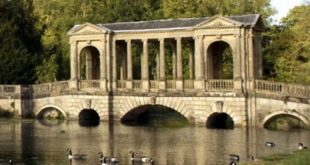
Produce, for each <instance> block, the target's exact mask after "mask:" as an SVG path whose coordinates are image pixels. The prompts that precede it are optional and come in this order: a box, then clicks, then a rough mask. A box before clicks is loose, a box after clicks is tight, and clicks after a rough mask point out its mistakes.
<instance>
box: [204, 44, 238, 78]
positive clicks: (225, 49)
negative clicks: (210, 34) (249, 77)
mask: <svg viewBox="0 0 310 165" xmlns="http://www.w3.org/2000/svg"><path fill="white" fill-rule="evenodd" d="M233 48H234V47H233V44H232V43H231V42H230V41H229V40H225V39H217V40H213V41H212V42H209V43H208V44H207V45H206V47H205V62H206V65H205V77H206V79H223V78H224V79H233V77H234V73H233V67H234V66H233V64H234V49H233ZM229 52H231V55H229V54H228V55H226V56H225V53H226V54H227V53H229ZM227 61H228V62H227ZM226 62H227V63H226ZM225 63H226V65H225ZM230 65H231V66H230ZM225 69H226V70H228V71H226V72H224V70H225ZM230 72H231V73H230Z"/></svg>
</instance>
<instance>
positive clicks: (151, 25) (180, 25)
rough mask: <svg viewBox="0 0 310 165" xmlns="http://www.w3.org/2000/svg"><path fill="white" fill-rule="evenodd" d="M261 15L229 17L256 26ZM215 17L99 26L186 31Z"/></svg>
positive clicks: (118, 29)
mask: <svg viewBox="0 0 310 165" xmlns="http://www.w3.org/2000/svg"><path fill="white" fill-rule="evenodd" d="M259 17H260V15H259V14H251V15H241V16H229V17H227V18H228V19H230V20H232V21H235V22H238V23H240V24H243V25H246V26H248V25H249V26H255V24H256V23H257V21H258V19H259ZM211 18H213V17H202V18H184V19H164V20H153V21H139V22H119V23H106V24H98V25H99V26H101V27H103V28H107V29H110V30H112V31H122V30H124V31H125V30H154V29H185V28H192V27H195V26H196V25H198V24H200V23H203V22H205V21H208V20H209V19H211Z"/></svg>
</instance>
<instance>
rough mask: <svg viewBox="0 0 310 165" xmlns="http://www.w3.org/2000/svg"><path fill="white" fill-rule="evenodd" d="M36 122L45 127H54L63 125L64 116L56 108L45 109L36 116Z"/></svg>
mask: <svg viewBox="0 0 310 165" xmlns="http://www.w3.org/2000/svg"><path fill="white" fill-rule="evenodd" d="M36 118H37V119H38V121H39V122H40V123H41V124H42V125H45V126H55V125H60V124H62V123H63V121H64V119H65V116H64V114H63V113H62V112H61V111H59V110H58V109H56V108H53V107H49V108H45V109H43V110H42V111H40V112H39V113H38V115H37V116H36Z"/></svg>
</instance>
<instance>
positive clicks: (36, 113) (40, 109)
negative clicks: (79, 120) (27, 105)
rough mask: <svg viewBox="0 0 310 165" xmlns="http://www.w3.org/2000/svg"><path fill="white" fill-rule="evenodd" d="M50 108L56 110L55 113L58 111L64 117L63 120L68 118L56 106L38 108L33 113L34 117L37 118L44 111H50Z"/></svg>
mask: <svg viewBox="0 0 310 165" xmlns="http://www.w3.org/2000/svg"><path fill="white" fill-rule="evenodd" d="M50 108H52V109H56V110H57V111H59V112H60V113H61V114H62V115H63V116H64V118H65V119H67V118H68V116H67V114H66V112H65V111H64V110H63V109H62V108H60V107H58V106H56V105H45V106H42V107H40V108H38V109H37V110H36V111H35V112H34V115H35V117H38V116H39V115H40V113H42V112H44V111H45V110H47V109H50Z"/></svg>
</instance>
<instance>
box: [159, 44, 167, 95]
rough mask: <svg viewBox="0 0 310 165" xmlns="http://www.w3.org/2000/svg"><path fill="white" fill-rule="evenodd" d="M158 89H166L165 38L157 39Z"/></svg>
mask: <svg viewBox="0 0 310 165" xmlns="http://www.w3.org/2000/svg"><path fill="white" fill-rule="evenodd" d="M159 64H160V67H159V82H158V88H159V90H165V89H166V68H165V67H166V66H165V65H166V64H165V39H164V38H161V39H159Z"/></svg>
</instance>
